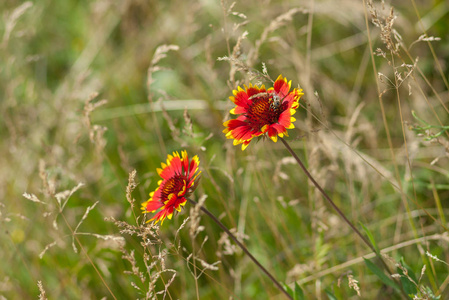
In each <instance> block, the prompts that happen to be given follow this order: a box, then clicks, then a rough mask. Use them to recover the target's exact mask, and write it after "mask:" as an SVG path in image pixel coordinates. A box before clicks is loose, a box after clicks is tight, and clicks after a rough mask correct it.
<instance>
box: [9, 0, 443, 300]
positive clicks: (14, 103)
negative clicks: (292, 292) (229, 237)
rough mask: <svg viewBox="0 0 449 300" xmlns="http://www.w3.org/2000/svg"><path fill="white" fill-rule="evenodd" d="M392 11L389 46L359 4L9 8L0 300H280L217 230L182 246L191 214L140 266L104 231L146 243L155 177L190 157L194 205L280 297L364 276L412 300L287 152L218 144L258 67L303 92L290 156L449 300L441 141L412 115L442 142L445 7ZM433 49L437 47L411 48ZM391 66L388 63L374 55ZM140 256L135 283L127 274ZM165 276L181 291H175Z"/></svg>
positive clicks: (379, 292) (368, 289) (370, 290)
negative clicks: (197, 171) (295, 288)
mask: <svg viewBox="0 0 449 300" xmlns="http://www.w3.org/2000/svg"><path fill="white" fill-rule="evenodd" d="M384 6H385V7H383V4H382V3H381V2H375V3H374V7H375V10H376V12H377V13H378V18H379V20H380V22H381V24H383V26H384V25H385V20H387V22H388V19H387V18H388V16H389V15H390V8H391V7H394V15H395V16H396V17H397V18H396V19H395V20H394V25H393V31H391V30H389V29H388V26H386V25H385V26H386V27H383V28H379V27H376V26H375V25H374V24H373V23H372V22H371V20H372V19H373V16H372V14H371V12H370V7H369V6H368V5H367V4H366V3H364V2H363V1H349V0H345V1H330V0H323V1H313V0H311V1H238V2H236V3H232V2H226V1H222V2H220V1H218V0H214V1H212V0H202V1H180V0H173V1H151V0H150V1H145V0H134V1H131V0H130V1H113V0H110V1H108V0H98V1H72V0H70V1H69V0H67V1H50V0H40V1H29V2H23V1H13V0H6V1H1V3H0V12H1V15H0V37H1V38H0V110H1V120H0V145H1V148H0V150H1V153H0V166H1V167H0V222H1V223H0V224H1V231H0V243H1V245H2V251H0V260H1V261H2V263H1V264H0V295H1V296H2V297H4V298H6V299H35V298H36V297H38V295H39V293H40V291H39V289H38V284H37V283H38V281H41V282H42V285H43V288H44V289H45V290H46V294H47V297H48V298H49V299H101V298H103V297H104V298H106V299H113V298H114V297H115V298H116V299H128V298H139V299H140V298H152V297H156V298H158V299H163V298H165V299H195V298H199V299H230V298H232V299H276V298H279V299H281V298H282V295H281V294H280V293H279V291H278V290H276V288H275V287H274V286H273V285H272V283H271V282H270V281H269V280H268V279H267V278H265V276H264V275H263V274H262V273H261V272H260V270H258V269H257V267H256V266H255V265H254V264H253V263H252V262H251V261H250V260H249V259H248V258H247V257H245V256H244V254H243V253H241V252H240V251H238V250H235V249H234V250H233V249H232V248H231V249H228V248H226V247H227V246H226V245H227V244H226V241H225V239H223V238H221V237H222V235H223V233H222V232H221V231H220V229H219V227H218V226H217V225H216V224H214V223H213V222H212V220H210V219H208V218H207V217H204V218H202V219H201V225H202V226H204V231H202V232H200V233H198V235H197V236H196V238H192V237H191V236H190V235H189V226H190V225H189V224H190V223H187V224H186V225H185V227H184V228H183V229H181V230H179V232H178V228H179V227H180V226H181V224H182V223H183V221H184V220H185V219H186V218H187V217H188V216H189V210H190V207H189V206H188V205H187V206H186V208H185V209H184V210H183V212H182V213H180V214H179V215H178V216H176V217H175V218H173V220H171V221H169V220H167V221H165V222H164V224H163V226H161V227H160V229H159V231H158V232H156V233H155V234H156V236H155V237H154V238H155V239H156V238H157V239H159V242H158V244H154V245H151V246H146V247H147V248H144V246H143V245H142V242H143V243H144V242H145V241H146V240H145V238H142V236H138V235H137V234H133V235H131V234H129V232H126V231H121V230H123V227H118V226H117V225H116V224H114V222H111V221H107V220H105V218H109V217H113V218H115V219H116V220H120V221H124V222H126V223H128V224H129V225H126V226H138V224H141V221H142V217H141V213H140V203H141V202H144V201H146V200H147V199H148V194H149V193H150V192H151V191H153V190H154V189H155V188H156V187H157V181H158V180H159V178H158V176H157V173H156V168H158V167H160V163H161V162H162V161H165V159H166V157H167V154H169V153H172V152H173V151H181V150H183V149H186V150H187V151H188V152H189V155H190V156H193V155H198V156H199V157H200V161H201V165H200V167H201V169H202V172H203V176H202V177H203V178H202V181H201V184H200V186H199V188H198V189H197V191H196V192H195V195H194V198H195V199H199V198H200V197H201V196H203V195H207V199H206V202H205V206H206V207H207V208H208V209H209V210H210V211H211V212H212V213H214V214H215V215H216V216H217V217H219V218H220V219H221V221H222V222H223V223H225V224H226V225H227V226H228V227H229V228H234V229H235V231H236V232H238V233H239V235H240V236H242V237H244V241H245V244H246V245H247V247H248V249H249V250H250V251H251V253H252V254H253V255H254V256H256V257H257V258H258V259H259V260H260V261H261V263H262V264H263V265H264V266H265V267H266V268H267V269H268V270H270V272H272V274H273V275H274V276H275V277H276V278H277V279H278V280H279V281H281V282H285V283H287V284H290V285H291V284H292V283H293V282H295V281H297V282H298V283H299V284H300V285H301V287H302V289H303V290H304V293H305V295H306V297H307V299H328V298H329V297H330V296H329V295H333V296H334V297H336V299H350V298H354V299H355V298H357V294H356V292H355V291H354V289H352V288H350V287H349V286H348V279H347V275H348V274H352V275H353V276H354V278H355V279H356V280H358V282H359V283H358V284H359V287H360V290H361V295H362V298H363V299H375V298H377V299H379V298H380V299H386V298H388V299H390V298H391V299H395V298H399V297H400V295H399V294H398V293H397V292H394V291H392V290H391V289H389V288H387V287H386V286H385V285H384V284H383V283H382V281H381V280H379V278H378V277H376V276H375V275H374V274H373V273H372V272H371V271H369V269H368V268H367V267H366V266H365V264H364V263H363V260H361V257H362V256H364V255H367V254H369V253H370V251H369V249H367V248H366V246H364V245H363V244H362V243H360V241H359V240H358V238H357V236H355V235H354V234H353V233H352V232H351V231H350V229H349V228H348V227H347V225H346V224H345V223H343V222H342V220H341V219H340V218H339V217H338V215H336V214H335V212H334V211H333V210H332V209H331V207H329V206H328V205H327V204H326V203H325V202H324V201H323V199H322V197H321V196H320V195H319V193H317V191H316V190H315V189H314V188H313V187H312V186H311V185H310V184H309V182H308V180H307V179H306V177H305V175H304V174H303V173H302V172H301V170H300V169H299V168H298V166H297V165H295V162H294V161H293V160H292V159H291V158H290V157H289V154H288V152H287V151H286V150H285V148H283V146H282V144H281V143H280V142H278V143H276V144H275V143H272V142H271V141H269V140H261V141H259V142H257V143H256V142H255V141H253V142H252V143H251V144H250V146H249V147H248V149H247V150H245V151H244V152H242V151H241V150H240V146H237V147H235V146H233V145H232V141H231V140H226V139H225V137H224V135H223V134H222V130H223V129H224V128H223V126H222V123H223V122H224V121H225V120H227V119H229V118H230V116H229V114H228V111H229V109H231V108H232V107H233V106H232V103H231V101H229V100H228V97H229V96H230V95H232V90H233V89H236V88H237V86H238V85H240V86H242V85H243V84H249V82H252V83H253V84H254V83H256V81H257V80H255V79H253V80H252V81H251V79H252V78H251V76H250V75H251V74H249V73H248V72H247V71H248V70H257V71H262V63H264V64H266V67H267V69H268V74H269V75H270V76H271V78H273V79H275V78H276V77H277V76H278V75H279V74H282V75H284V76H286V77H287V78H288V79H289V80H292V86H293V87H297V86H298V85H299V86H300V87H301V88H302V89H304V93H305V96H304V97H303V98H302V100H301V108H300V109H298V111H297V114H296V115H295V117H296V119H297V122H296V124H295V125H296V128H295V129H293V130H291V131H290V134H289V135H290V137H289V138H288V141H289V143H290V145H291V146H292V147H293V148H294V150H295V151H296V153H297V154H298V155H300V156H301V157H302V159H303V160H304V161H305V162H306V164H307V165H308V168H309V170H310V171H311V173H312V174H313V175H314V176H315V178H316V179H317V181H319V182H320V183H321V184H322V185H323V187H324V188H325V189H326V190H327V191H328V193H329V194H330V195H331V197H332V198H333V199H334V201H335V202H336V203H337V204H338V205H339V206H340V208H341V209H342V210H343V211H344V212H345V214H346V215H347V216H348V218H350V219H351V220H352V221H353V222H354V223H355V224H358V222H361V223H363V224H364V225H365V226H366V227H367V228H368V229H369V230H370V231H371V232H372V233H373V236H374V238H375V240H376V241H377V244H378V246H379V247H380V248H381V249H386V253H387V254H388V255H389V256H391V257H393V258H394V259H395V260H396V261H400V259H401V258H402V259H403V261H404V263H405V264H407V265H408V266H409V267H410V271H411V274H414V276H416V278H419V276H420V273H421V270H422V268H423V266H424V265H426V272H425V274H424V276H423V277H422V279H421V280H419V281H418V279H416V283H417V288H418V289H420V288H422V289H423V291H425V290H426V289H427V288H429V289H430V291H431V292H429V294H436V295H442V296H441V299H447V298H448V297H449V292H448V291H447V288H446V286H447V283H448V282H449V277H448V272H447V271H448V267H447V263H444V262H448V261H449V257H448V255H449V251H448V237H447V230H446V229H445V228H444V227H443V226H441V224H447V223H446V218H447V216H448V203H447V200H448V199H449V193H448V189H449V185H448V171H447V170H448V166H449V164H448V155H447V153H448V149H449V143H448V135H447V134H446V133H443V134H442V135H441V136H440V137H438V139H435V138H433V139H431V141H426V139H425V138H426V135H427V136H430V135H431V134H432V133H433V134H435V133H437V132H438V131H439V129H438V128H436V129H432V130H431V131H425V130H417V131H418V133H422V134H423V135H418V134H417V131H413V130H411V128H413V126H414V125H417V124H420V123H419V122H418V121H417V120H416V119H415V118H414V117H413V116H412V114H411V112H412V111H415V112H416V114H417V116H419V118H421V119H423V120H425V121H426V122H428V123H429V124H432V125H436V126H444V125H447V121H448V113H449V111H448V110H447V109H446V107H447V106H448V105H449V103H448V102H449V93H448V84H447V78H448V64H449V55H448V53H449V42H448V38H449V27H448V22H447V21H448V18H449V13H448V12H449V4H448V2H447V1H406V0H402V1H391V3H390V2H389V1H386V3H385V4H384ZM371 11H373V10H372V9H371ZM367 25H368V27H369V32H368V31H367ZM424 31H425V32H426V33H427V35H428V37H438V38H440V40H438V41H431V42H426V41H425V40H422V39H423V37H422V38H421V40H420V41H418V39H419V38H420V36H421V35H422V34H424ZM386 32H387V33H390V35H388V36H389V37H392V41H393V43H394V44H398V45H399V50H398V51H397V52H396V53H392V52H391V51H390V50H388V49H387V46H386V44H385V43H384V42H383V40H382V34H383V33H386ZM395 37H396V38H395ZM430 40H431V39H430ZM415 41H417V42H415ZM429 44H430V45H431V47H430V46H429ZM378 48H379V49H381V52H377V53H385V55H384V57H383V56H382V55H380V56H379V55H374V56H371V53H372V52H375V51H376V49H378ZM225 56H226V57H228V58H232V59H231V61H229V60H226V59H225V60H223V59H219V58H223V57H225ZM236 63H237V64H239V63H240V64H244V65H238V66H236ZM373 64H374V66H375V68H376V69H373ZM245 68H248V69H245ZM376 72H377V74H376ZM395 78H396V80H395ZM401 79H403V81H398V80H401ZM263 83H264V84H265V85H266V86H267V87H268V86H270V85H271V83H270V82H269V81H264V82H263ZM379 95H380V97H379ZM103 99H105V100H107V102H105V101H102V100H103ZM379 99H380V100H379ZM96 104H98V105H96ZM381 104H382V105H381ZM420 125H422V124H420ZM418 129H419V128H418ZM134 169H135V170H136V171H137V178H136V181H137V182H138V186H137V188H136V190H135V191H134V192H133V194H132V195H133V197H134V198H135V200H136V204H135V207H134V208H131V206H130V203H129V202H128V201H127V200H126V186H127V184H128V174H129V172H131V171H132V170H134ZM79 183H83V184H84V185H83V186H79V188H78V189H76V190H74V188H75V187H77V186H78V184H79ZM24 193H28V195H27V196H26V197H24V196H23V194H24ZM32 195H34V196H32ZM34 197H35V198H34ZM27 198H28V199H27ZM29 199H31V200H34V201H30V200H29ZM38 201H39V202H38ZM97 201H98V204H96V206H95V207H94V208H93V209H92V210H91V211H90V212H89V213H88V215H87V216H86V215H85V213H86V210H88V207H92V206H93V205H94V204H95V203H96V202H97ZM423 208H424V209H425V210H426V212H427V213H426V212H425V211H424V210H423ZM135 216H137V217H139V219H138V220H137V223H136V218H135ZM78 225H79V227H78ZM126 226H125V228H126ZM446 227H447V225H446ZM75 228H76V232H77V234H76V237H77V238H78V239H79V241H80V243H81V244H82V246H83V248H81V247H80V246H79V244H77V242H76V240H74V238H73V236H74V235H73V230H75ZM142 228H143V227H135V228H134V227H129V228H128V229H129V230H135V231H136V232H140V233H141V232H142V231H139V230H143V229H142ZM360 228H361V227H360ZM206 237H207V241H205V239H206ZM204 241H205V242H204ZM203 242H204V244H203ZM72 245H75V247H76V250H77V251H75V249H73V246H72ZM201 246H202V247H201ZM228 246H229V245H228ZM148 250H149V251H150V252H147V251H148ZM226 250H228V251H230V253H228V252H227V251H226ZM131 251H133V253H134V257H135V262H136V265H135V267H138V268H139V272H141V274H142V278H139V276H136V274H137V273H136V272H135V273H133V272H131V274H130V273H129V271H131V270H132V265H131V263H130V262H129V260H127V259H124V258H123V255H124V253H128V254H129V253H131ZM426 251H429V252H430V253H432V254H433V255H435V256H437V257H438V258H439V259H441V260H442V261H443V262H439V261H437V260H435V259H430V258H429V257H428V256H426V255H425V252H426ZM192 252H194V254H195V255H194V256H195V257H197V258H198V259H201V260H203V261H204V262H207V263H208V264H213V263H215V262H217V261H220V263H218V264H217V265H216V266H217V267H218V270H211V269H207V265H206V264H202V263H201V261H200V260H197V261H196V262H195V264H196V265H197V266H198V268H199V269H205V271H204V273H203V274H202V275H201V276H199V278H197V279H195V278H194V276H193V274H192V272H193V271H192V270H193V267H192V266H191V264H192V261H193V260H192V258H191V257H190V254H191V253H192ZM148 253H150V254H148ZM145 254H146V255H149V257H148V258H147V259H146V260H145V259H144V255H145ZM152 256H154V257H152ZM158 256H159V258H158ZM161 257H163V258H164V260H163V263H162V261H161ZM145 261H146V262H147V266H146V265H145ZM148 262H149V263H148ZM151 262H154V263H155V265H156V267H155V269H154V268H149V267H148V264H151ZM93 265H95V267H96V268H97V271H96V270H95V269H94V267H93ZM189 266H190V267H189ZM164 267H165V268H167V269H171V270H175V272H176V276H175V278H174V280H173V281H172V282H170V284H168V282H169V281H170V279H171V278H172V276H173V272H172V271H166V272H162V274H159V273H158V271H160V270H162V269H163V268H164ZM99 274H101V276H100V275H99ZM159 275H160V276H161V277H158V276H159ZM410 276H411V275H410ZM412 278H413V277H412ZM153 279H154V285H152V284H151V281H152V280H153ZM339 280H341V284H339ZM407 280H408V279H405V281H407ZM133 284H135V286H133ZM412 285H413V284H412ZM166 286H167V288H165V287H166ZM108 289H109V290H110V291H109V290H108ZM418 289H417V290H416V293H418ZM160 291H161V293H159V294H151V292H154V293H156V292H160ZM423 295H424V294H423ZM423 297H424V296H423ZM429 297H430V296H429ZM423 299H431V298H423Z"/></svg>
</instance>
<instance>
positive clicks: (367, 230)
mask: <svg viewBox="0 0 449 300" xmlns="http://www.w3.org/2000/svg"><path fill="white" fill-rule="evenodd" d="M359 224H360V226H362V228H363V231H365V234H366V235H367V236H368V239H369V241H370V242H371V244H372V245H373V247H374V249H376V252H377V253H380V251H379V248H378V247H377V244H376V240H375V239H374V236H373V234H372V233H371V231H370V230H369V229H368V228H366V226H365V225H363V224H362V223H361V222H359Z"/></svg>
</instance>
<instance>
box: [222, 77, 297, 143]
mask: <svg viewBox="0 0 449 300" xmlns="http://www.w3.org/2000/svg"><path fill="white" fill-rule="evenodd" d="M244 88H245V89H242V88H241V87H238V88H237V90H234V91H233V92H232V93H233V94H234V96H231V97H229V99H231V101H232V102H234V104H235V105H236V107H234V108H233V109H231V111H230V112H231V114H234V115H239V116H238V117H237V118H236V119H232V120H229V121H226V122H224V123H223V125H224V126H225V127H226V129H225V130H223V132H224V133H225V134H226V137H227V138H228V139H234V145H238V144H242V150H245V148H246V147H248V145H249V143H250V142H251V140H252V139H253V138H255V137H259V136H262V135H264V134H266V135H267V136H268V137H269V138H271V139H272V140H273V141H274V142H277V137H278V136H279V137H281V138H282V137H284V135H285V136H288V134H287V129H292V128H295V126H294V125H293V122H294V121H296V119H295V118H293V117H292V116H293V115H294V114H295V113H296V109H297V108H298V107H299V103H298V102H299V99H300V98H301V96H302V95H304V93H302V89H296V88H295V89H293V90H292V91H290V88H291V81H287V78H284V77H282V75H279V77H278V78H277V79H276V81H275V82H274V85H273V87H271V88H269V89H268V90H265V86H264V85H262V86H261V87H260V88H259V87H258V86H257V85H254V86H253V85H252V84H249V87H247V86H246V85H244Z"/></svg>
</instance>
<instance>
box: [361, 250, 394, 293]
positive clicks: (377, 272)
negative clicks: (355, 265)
mask: <svg viewBox="0 0 449 300" xmlns="http://www.w3.org/2000/svg"><path fill="white" fill-rule="evenodd" d="M363 260H364V261H365V264H366V266H367V267H368V269H370V270H371V272H373V273H374V274H375V275H376V276H377V277H378V278H379V279H380V280H381V281H382V282H383V283H385V284H386V285H388V286H391V287H392V288H394V289H395V290H396V291H397V292H400V289H399V287H398V286H397V285H396V283H395V282H394V281H393V279H392V278H390V277H388V276H387V275H385V273H384V272H383V271H382V270H381V269H379V268H378V267H377V266H376V265H375V264H373V263H372V262H371V261H370V260H369V259H366V258H363Z"/></svg>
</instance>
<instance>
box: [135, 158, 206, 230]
mask: <svg viewBox="0 0 449 300" xmlns="http://www.w3.org/2000/svg"><path fill="white" fill-rule="evenodd" d="M181 155H182V157H180V156H179V153H178V152H173V156H172V155H170V154H169V155H168V157H167V164H165V163H161V166H162V169H159V168H158V169H157V173H158V174H159V176H161V177H162V180H160V181H159V182H158V187H157V189H156V190H155V191H154V192H152V193H150V199H149V200H148V201H146V202H144V203H142V210H143V211H144V213H150V212H151V213H153V212H155V211H156V210H158V209H161V210H160V211H159V212H158V213H157V214H156V215H155V216H154V217H153V218H151V219H150V220H149V221H148V222H151V221H153V220H155V221H156V223H157V222H158V221H161V224H162V223H163V222H164V220H165V218H169V219H171V218H172V216H173V212H174V210H175V209H176V210H177V211H181V206H184V205H185V204H186V202H187V199H186V198H187V197H188V196H189V195H190V194H191V193H192V192H193V191H194V189H195V187H196V184H195V180H196V178H197V177H198V175H199V174H200V173H201V171H200V172H198V166H199V164H200V161H199V159H198V156H196V155H195V156H194V157H193V158H192V161H191V162H189V157H188V156H187V152H186V151H182V152H181ZM197 172H198V173H197Z"/></svg>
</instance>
